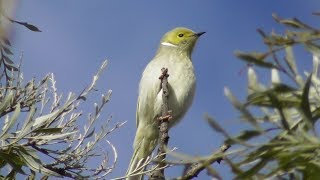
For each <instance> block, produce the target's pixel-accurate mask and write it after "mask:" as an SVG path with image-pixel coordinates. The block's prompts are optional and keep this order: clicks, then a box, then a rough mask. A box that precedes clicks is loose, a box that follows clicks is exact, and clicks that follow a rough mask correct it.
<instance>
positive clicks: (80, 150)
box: [0, 61, 123, 178]
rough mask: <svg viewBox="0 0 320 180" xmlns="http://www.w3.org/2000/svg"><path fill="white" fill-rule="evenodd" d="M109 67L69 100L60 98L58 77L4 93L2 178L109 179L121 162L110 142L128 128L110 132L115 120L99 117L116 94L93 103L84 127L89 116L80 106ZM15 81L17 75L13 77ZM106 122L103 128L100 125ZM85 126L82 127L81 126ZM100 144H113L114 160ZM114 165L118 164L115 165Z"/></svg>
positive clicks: (0, 148)
mask: <svg viewBox="0 0 320 180" xmlns="http://www.w3.org/2000/svg"><path fill="white" fill-rule="evenodd" d="M106 66H107V61H104V62H103V64H102V65H101V67H100V69H99V71H98V72H97V74H96V75H95V76H93V80H92V83H91V84H90V85H89V86H88V87H87V88H85V89H84V90H83V91H82V92H81V93H80V94H79V95H76V94H75V93H69V94H68V96H67V97H66V98H63V96H62V95H60V94H58V92H57V88H56V86H55V84H56V81H55V79H54V76H53V74H48V75H47V76H45V77H44V78H43V79H42V80H41V81H40V82H38V83H37V82H36V81H35V80H31V81H29V82H28V83H26V85H24V86H22V84H23V82H22V78H21V77H20V78H18V77H16V78H15V79H16V81H15V82H12V83H10V85H7V86H1V88H0V94H1V97H0V102H1V103H0V120H1V122H0V123H1V125H2V128H1V131H0V167H1V172H2V177H7V178H14V177H16V176H17V174H21V175H26V176H29V177H30V178H35V176H36V175H37V174H40V176H44V177H49V176H58V177H71V178H88V177H95V178H102V177H104V176H106V175H107V174H109V173H110V172H111V171H112V169H113V167H114V165H115V162H116V160H117V152H116V149H115V147H114V146H113V145H112V144H111V142H109V141H107V140H105V137H106V136H107V135H108V134H110V133H111V132H113V131H114V130H115V129H117V128H119V127H121V126H122V125H123V123H116V124H115V125H113V126H111V125H112V124H111V123H110V121H111V117H100V114H101V112H102V110H103V108H104V106H105V105H106V104H107V103H108V102H109V100H110V96H111V93H112V91H111V90H109V91H107V92H106V94H103V95H102V97H101V102H100V103H94V109H95V110H94V112H93V113H89V115H88V120H87V122H86V123H85V125H84V126H83V125H81V124H80V122H79V121H81V119H82V121H83V118H80V117H81V115H83V114H84V112H82V110H81V109H80V104H82V103H83V102H85V101H86V99H87V96H88V95H89V94H90V93H91V92H92V91H93V90H94V87H95V85H96V82H97V80H98V78H99V76H100V74H101V72H102V71H103V70H104V69H105V68H106ZM14 75H15V74H14ZM98 119H101V120H102V121H103V122H104V123H103V124H104V125H103V126H101V127H97V126H96V125H95V122H96V121H97V120H98ZM82 121H81V122H82ZM98 143H100V144H108V145H109V146H110V148H109V149H111V152H112V153H111V154H109V153H107V152H106V149H105V148H99V149H98V148H97V145H98ZM91 159H99V161H98V162H99V163H95V164H96V167H91V166H88V164H87V163H88V162H89V161H90V160H91ZM112 159H113V160H112Z"/></svg>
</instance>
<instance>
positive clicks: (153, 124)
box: [127, 27, 204, 180]
mask: <svg viewBox="0 0 320 180" xmlns="http://www.w3.org/2000/svg"><path fill="white" fill-rule="evenodd" d="M202 34H204V32H200V33H196V32H193V31H192V30H190V29H187V28H183V27H178V28H175V29H173V30H171V31H169V32H167V33H166V34H165V35H164V36H163V37H162V39H161V42H160V46H159V49H158V51H157V53H156V55H155V57H154V58H153V59H152V60H151V61H150V62H149V64H148V65H147V67H146V68H145V70H144V72H143V74H142V77H141V80H140V86H139V97H138V103H137V113H136V124H137V132H136V137H135V140H134V143H133V148H134V152H133V156H132V159H131V162H130V165H129V169H128V171H127V175H132V174H136V173H139V172H141V171H143V170H144V168H141V169H140V170H138V171H137V165H139V164H140V165H141V163H138V162H139V161H140V162H143V159H145V158H147V157H148V156H150V155H151V153H152V151H153V150H154V148H155V147H156V145H157V143H158V138H159V127H158V125H159V120H158V118H159V117H160V116H161V105H162V89H161V87H160V80H159V76H160V74H161V68H168V73H169V75H170V76H169V78H168V90H169V97H168V107H169V109H170V110H171V111H172V113H171V116H172V118H171V119H170V120H169V127H172V126H173V125H175V124H177V123H178V122H179V120H180V119H181V118H182V117H183V116H184V114H185V113H186V112H187V110H188V109H189V107H190V105H191V103H192V100H193V96H194V93H195V87H196V78H195V75H194V70H193V65H192V61H191V54H192V51H193V48H194V46H195V44H196V41H197V39H198V38H199V37H200V36H201V35H202ZM128 179H129V180H138V179H139V180H140V179H143V176H142V175H137V176H131V177H129V178H128Z"/></svg>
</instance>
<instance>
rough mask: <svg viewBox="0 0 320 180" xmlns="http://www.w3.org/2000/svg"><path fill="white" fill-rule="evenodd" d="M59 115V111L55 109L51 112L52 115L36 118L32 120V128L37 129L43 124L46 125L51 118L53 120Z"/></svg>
mask: <svg viewBox="0 0 320 180" xmlns="http://www.w3.org/2000/svg"><path fill="white" fill-rule="evenodd" d="M59 113H60V109H57V110H55V111H53V112H52V113H50V114H46V115H43V116H40V117H38V118H36V119H35V120H34V123H33V125H32V126H33V127H39V126H41V125H43V124H46V122H48V121H51V120H52V119H53V118H55V117H56V116H57V115H58V114H59Z"/></svg>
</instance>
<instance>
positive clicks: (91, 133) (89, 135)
mask: <svg viewBox="0 0 320 180" xmlns="http://www.w3.org/2000/svg"><path fill="white" fill-rule="evenodd" d="M94 131H95V128H93V129H92V131H91V132H90V133H89V134H88V135H86V137H84V139H87V138H89V137H91V136H92V135H93V134H94Z"/></svg>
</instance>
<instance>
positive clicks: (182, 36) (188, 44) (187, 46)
mask: <svg viewBox="0 0 320 180" xmlns="http://www.w3.org/2000/svg"><path fill="white" fill-rule="evenodd" d="M204 33H205V32H200V33H196V32H194V31H192V30H190V29H188V28H184V27H178V28H175V29H173V30H171V31H169V32H167V33H166V34H165V35H164V36H163V37H162V39H161V45H160V48H161V47H172V48H174V49H177V50H179V51H181V52H186V53H187V54H189V55H191V53H192V50H193V47H194V45H195V43H196V41H197V39H198V38H199V37H200V36H201V35H202V34H204Z"/></svg>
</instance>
